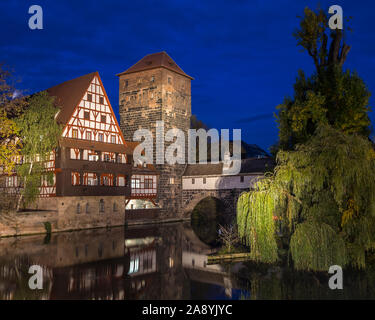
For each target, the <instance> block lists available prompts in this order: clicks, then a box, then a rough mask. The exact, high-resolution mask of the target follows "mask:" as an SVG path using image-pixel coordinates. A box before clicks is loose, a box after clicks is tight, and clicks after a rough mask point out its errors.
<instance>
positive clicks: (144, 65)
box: [117, 51, 193, 79]
mask: <svg viewBox="0 0 375 320" xmlns="http://www.w3.org/2000/svg"><path fill="white" fill-rule="evenodd" d="M155 68H166V69H168V70H171V71H174V72H176V73H178V74H181V75H183V76H185V77H188V78H190V79H193V78H192V77H190V76H189V75H187V74H186V73H185V72H184V71H183V70H182V69H181V68H180V67H179V66H178V65H177V64H176V62H174V61H173V59H172V58H171V57H170V56H169V55H168V54H167V53H166V52H165V51H162V52H157V53H152V54H148V55H147V56H144V57H143V58H142V59H141V60H139V61H138V62H137V63H136V64H134V65H133V66H131V67H130V68H129V69H127V70H125V71H124V72H121V73H119V74H117V76H120V75H123V74H129V73H134V72H138V71H144V70H150V69H155Z"/></svg>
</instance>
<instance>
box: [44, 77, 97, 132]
mask: <svg viewBox="0 0 375 320" xmlns="http://www.w3.org/2000/svg"><path fill="white" fill-rule="evenodd" d="M95 76H98V77H99V74H98V72H92V73H89V74H86V75H84V76H81V77H78V78H75V79H72V80H69V81H65V82H63V83H60V84H58V85H56V86H54V87H52V88H49V89H47V90H46V91H47V92H48V93H49V95H50V96H53V97H55V104H56V106H58V107H60V112H59V113H58V115H57V118H56V121H57V122H58V123H60V124H64V125H65V124H67V122H68V121H69V119H70V117H71V116H72V114H73V112H74V109H75V108H76V107H77V105H78V104H79V103H80V101H81V99H82V98H83V96H84V94H85V92H86V91H87V89H88V87H89V85H90V83H91V81H92V79H93V78H94V77H95Z"/></svg>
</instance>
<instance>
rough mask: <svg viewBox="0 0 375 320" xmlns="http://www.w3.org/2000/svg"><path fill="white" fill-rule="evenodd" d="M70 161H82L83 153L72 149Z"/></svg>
mask: <svg viewBox="0 0 375 320" xmlns="http://www.w3.org/2000/svg"><path fill="white" fill-rule="evenodd" d="M70 159H72V160H81V152H80V150H79V149H75V148H70Z"/></svg>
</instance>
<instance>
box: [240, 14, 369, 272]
mask: <svg viewBox="0 0 375 320" xmlns="http://www.w3.org/2000/svg"><path fill="white" fill-rule="evenodd" d="M295 37H296V38H297V40H298V45H300V46H302V47H303V48H304V50H306V51H307V53H308V54H309V55H310V56H311V57H312V58H313V61H314V65H315V67H316V71H315V73H314V74H313V75H312V76H311V77H306V75H305V74H304V73H303V72H302V71H300V72H299V76H298V78H297V81H296V83H295V85H294V97H293V98H286V99H285V100H284V103H283V104H281V105H279V106H278V110H279V114H278V116H277V121H278V125H279V143H278V146H277V150H275V149H274V151H275V153H276V154H277V156H276V159H277V166H276V168H275V169H274V172H273V173H272V174H271V175H269V176H266V177H265V178H264V179H263V180H261V181H259V182H258V183H257V184H256V185H255V188H254V190H252V191H250V192H248V193H245V194H243V195H242V196H241V197H240V199H239V202H238V208H237V209H238V210H237V220H238V225H239V226H238V229H239V235H240V237H241V238H242V239H243V241H245V243H247V244H248V245H249V246H250V250H251V251H252V252H253V253H252V256H253V259H254V260H256V261H261V262H275V261H277V258H278V257H277V255H276V253H275V252H279V253H281V252H282V250H277V249H275V246H277V247H278V249H281V248H282V246H281V244H285V242H286V243H287V246H288V247H289V253H290V256H291V257H292V261H293V264H294V266H295V268H297V269H303V270H315V271H318V270H324V271H327V270H328V268H329V266H330V265H333V264H338V265H341V266H345V265H351V266H353V267H356V268H364V267H365V266H366V253H367V252H369V251H371V250H373V249H374V248H375V152H374V148H373V145H372V144H371V142H370V141H369V139H368V135H369V133H370V120H369V117H368V112H369V111H370V107H369V106H368V101H369V97H370V93H369V91H368V90H367V88H366V85H365V84H364V82H363V81H362V79H361V78H359V76H358V75H357V74H356V73H353V72H350V71H343V70H342V66H343V63H344V62H345V60H346V57H347V54H348V52H349V50H350V46H348V45H347V44H345V42H344V41H343V32H342V31H341V30H334V31H331V30H330V29H329V27H328V17H327V15H326V13H325V12H323V11H322V10H319V11H317V12H314V11H312V10H310V9H308V8H306V9H305V15H304V17H303V18H302V19H301V23H300V29H299V30H297V31H296V33H295ZM329 37H330V38H331V42H330V46H329V49H328V42H329V41H328V39H329ZM275 226H278V227H280V230H279V231H280V232H281V234H282V239H279V238H278V234H277V233H276V232H275V229H276V227H275ZM265 235H266V236H265ZM279 240H283V241H279Z"/></svg>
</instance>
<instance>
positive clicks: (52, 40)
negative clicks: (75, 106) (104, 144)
mask: <svg viewBox="0 0 375 320" xmlns="http://www.w3.org/2000/svg"><path fill="white" fill-rule="evenodd" d="M318 3H320V6H321V7H322V8H323V9H325V10H328V7H329V6H330V5H333V4H338V5H341V6H342V8H343V11H344V17H346V16H353V19H352V21H351V22H350V25H351V27H352V29H353V33H352V34H350V35H349V36H348V41H347V42H348V44H350V45H352V50H351V52H350V53H349V56H348V60H347V63H346V67H347V68H350V69H353V70H356V71H357V72H358V73H359V75H360V76H361V77H362V78H363V79H364V80H365V82H366V84H367V86H368V87H369V89H370V91H371V92H373V91H374V90H375V55H374V53H375V31H374V30H375V27H374V18H375V4H374V1H337V0H332V1H319V2H318V1H301V0H294V1H287V0H285V1H265V0H262V1H261V0H259V1H255V0H254V1H240V0H237V1H235V0H228V1H219V0H215V1H205V0H200V1H196V0H190V1H180V0H172V1H163V0H159V1H142V0H133V1H128V0H119V1H111V0H106V1H83V0H74V1H71V0H64V1H62V0H54V1H51V0H48V1H46V0H33V1H23V0H22V1H21V0H17V1H15V0H6V1H4V0H3V1H1V2H0V21H1V24H2V26H1V28H0V48H1V51H0V61H1V62H4V63H5V64H7V65H8V66H10V67H12V68H13V69H14V71H15V75H16V76H17V77H18V78H20V79H21V83H20V84H19V88H20V89H27V90H28V91H29V92H35V91H40V90H43V89H46V88H48V87H51V86H53V85H56V84H58V83H60V82H63V81H65V80H69V79H72V78H75V77H78V76H81V75H83V74H86V73H90V72H93V71H99V73H100V75H101V77H102V80H103V83H104V86H105V88H106V90H107V93H108V96H109V98H110V100H111V103H112V106H113V107H114V109H115V110H117V109H118V80H117V77H116V76H115V74H116V73H119V72H121V71H124V70H125V69H127V68H128V67H130V66H131V65H132V64H134V63H135V62H137V61H138V60H139V59H141V58H142V57H143V56H144V55H146V54H148V53H153V52H159V51H163V50H165V51H166V52H168V54H169V55H170V56H171V57H172V58H173V59H174V60H175V61H176V63H177V64H178V65H179V66H180V67H181V68H182V69H183V70H184V71H185V72H186V73H188V74H189V75H191V76H193V77H194V78H195V80H194V81H193V82H192V111H193V113H194V114H196V115H197V116H198V118H199V119H201V120H202V121H204V122H205V123H207V124H208V125H209V126H210V127H214V128H241V129H242V138H243V140H245V141H247V142H248V143H256V144H258V145H259V146H261V147H263V148H265V149H267V148H268V147H269V146H270V145H272V144H273V143H274V142H275V141H276V140H277V126H276V123H275V120H274V118H273V116H272V113H273V112H274V111H275V107H276V106H277V105H278V104H280V103H281V102H282V101H283V98H284V96H286V95H291V94H292V93H293V91H292V86H293V83H294V81H295V77H296V75H297V70H298V69H303V70H305V71H307V72H308V73H311V72H312V71H313V65H312V61H311V59H310V57H308V56H307V54H306V53H305V52H301V51H300V48H299V47H297V46H296V40H295V39H294V38H293V36H292V33H293V31H294V30H295V28H297V26H298V18H297V15H302V13H303V9H304V7H305V6H309V7H311V8H316V7H317V5H318ZM33 4H38V5H41V6H42V8H43V11H44V29H43V30H30V29H29V28H28V19H29V17H30V15H29V14H28V8H29V6H31V5H33ZM373 101H374V99H373V98H372V100H371V103H372V102H373ZM371 118H372V119H373V120H375V117H374V116H373V115H371Z"/></svg>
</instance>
